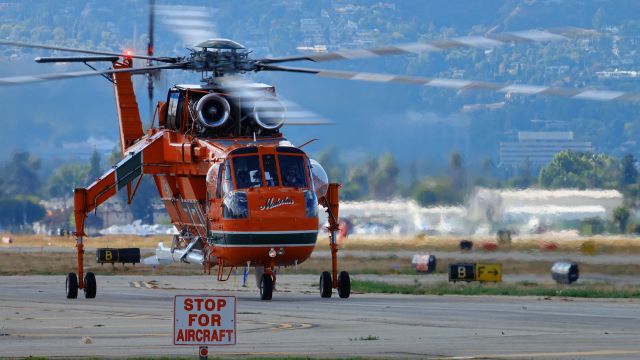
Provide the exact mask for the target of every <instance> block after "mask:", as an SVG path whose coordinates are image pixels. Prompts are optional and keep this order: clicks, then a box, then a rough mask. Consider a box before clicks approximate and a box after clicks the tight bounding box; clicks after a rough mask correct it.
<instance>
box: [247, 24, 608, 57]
mask: <svg viewBox="0 0 640 360" xmlns="http://www.w3.org/2000/svg"><path fill="white" fill-rule="evenodd" d="M594 34H596V33H595V32H594V31H590V30H586V29H580V28H560V29H549V30H523V31H513V32H505V33H499V34H495V35H485V36H462V37H455V38H452V39H448V40H436V41H428V42H419V43H409V44H400V45H394V46H387V47H380V48H372V49H355V50H341V51H335V52H330V53H324V54H322V53H321V54H312V55H301V56H288V57H279V58H267V59H260V60H258V62H260V63H262V64H275V63H281V62H288V61H302V60H307V61H315V62H321V61H332V60H351V59H361V58H370V57H376V56H387V55H398V54H416V53H423V52H432V51H442V50H449V49H455V48H464V47H471V48H482V49H489V48H495V47H500V46H502V45H505V44H509V43H532V42H542V41H558V40H567V39H569V38H575V37H580V36H586V35H594Z"/></svg>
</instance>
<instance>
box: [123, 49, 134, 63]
mask: <svg viewBox="0 0 640 360" xmlns="http://www.w3.org/2000/svg"><path fill="white" fill-rule="evenodd" d="M124 59H125V60H127V61H131V60H133V51H132V50H131V49H125V51H124Z"/></svg>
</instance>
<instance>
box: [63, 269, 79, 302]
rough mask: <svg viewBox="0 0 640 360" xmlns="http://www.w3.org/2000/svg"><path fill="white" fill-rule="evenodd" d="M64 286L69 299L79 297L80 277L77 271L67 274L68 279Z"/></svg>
mask: <svg viewBox="0 0 640 360" xmlns="http://www.w3.org/2000/svg"><path fill="white" fill-rule="evenodd" d="M64 287H65V291H66V293H67V299H75V298H77V297H78V277H77V276H76V274H75V273H68V274H67V281H66V283H65V286H64Z"/></svg>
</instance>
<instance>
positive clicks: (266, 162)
mask: <svg viewBox="0 0 640 360" xmlns="http://www.w3.org/2000/svg"><path fill="white" fill-rule="evenodd" d="M262 166H263V167H264V180H265V181H266V183H267V186H279V185H280V182H279V181H278V168H277V167H276V157H275V155H263V156H262Z"/></svg>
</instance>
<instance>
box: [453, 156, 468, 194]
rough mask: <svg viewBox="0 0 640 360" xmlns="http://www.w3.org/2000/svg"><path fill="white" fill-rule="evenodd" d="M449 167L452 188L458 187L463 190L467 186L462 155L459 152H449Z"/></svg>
mask: <svg viewBox="0 0 640 360" xmlns="http://www.w3.org/2000/svg"><path fill="white" fill-rule="evenodd" d="M449 169H450V172H451V173H450V176H451V186H452V187H453V188H454V189H460V191H464V190H465V189H466V186H467V179H466V176H465V171H464V164H463V161H462V155H460V153H459V152H454V153H453V154H451V158H450V159H449Z"/></svg>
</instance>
